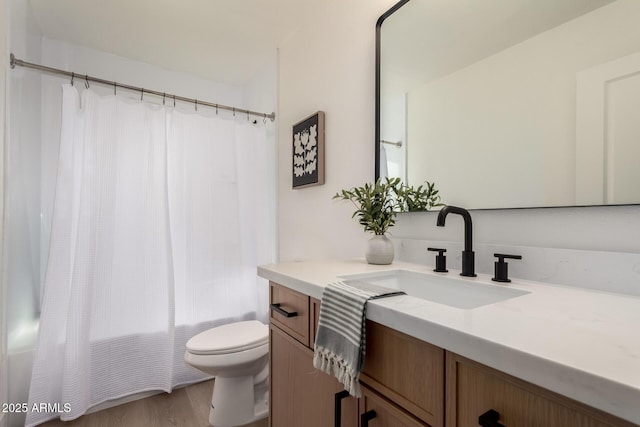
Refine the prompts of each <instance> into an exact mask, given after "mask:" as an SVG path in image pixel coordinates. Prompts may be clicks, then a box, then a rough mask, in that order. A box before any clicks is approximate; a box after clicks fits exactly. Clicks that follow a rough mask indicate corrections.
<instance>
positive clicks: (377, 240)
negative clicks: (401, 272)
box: [364, 235, 394, 265]
mask: <svg viewBox="0 0 640 427" xmlns="http://www.w3.org/2000/svg"><path fill="white" fill-rule="evenodd" d="M364 257H365V258H366V260H367V262H368V263H369V264H377V265H388V264H391V263H392V262H393V257H394V251H393V242H392V241H391V239H389V238H388V237H387V236H379V235H375V236H373V237H372V238H371V239H369V242H368V244H367V251H366V252H365V254H364Z"/></svg>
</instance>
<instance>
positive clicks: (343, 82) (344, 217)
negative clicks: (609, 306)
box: [279, 0, 640, 293]
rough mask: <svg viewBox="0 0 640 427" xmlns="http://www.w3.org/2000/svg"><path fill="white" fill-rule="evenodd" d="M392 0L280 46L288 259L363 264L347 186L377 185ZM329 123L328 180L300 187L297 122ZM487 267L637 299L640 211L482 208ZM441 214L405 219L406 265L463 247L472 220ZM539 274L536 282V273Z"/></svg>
mask: <svg viewBox="0 0 640 427" xmlns="http://www.w3.org/2000/svg"><path fill="white" fill-rule="evenodd" d="M393 3H394V2H392V1H382V0H380V1H375V2H373V1H365V0H358V1H347V2H342V3H341V4H340V5H333V6H332V7H330V8H327V9H326V10H325V12H324V14H322V15H321V16H318V17H317V19H316V20H315V21H314V22H312V23H310V25H308V26H306V27H305V28H303V29H301V30H300V31H299V32H298V33H297V34H295V35H294V36H293V37H291V38H290V39H289V40H287V41H286V42H285V43H283V44H282V45H281V47H280V73H279V88H280V89H279V95H280V99H279V109H280V119H281V122H280V135H279V150H280V153H279V163H280V166H279V190H280V194H279V227H280V229H279V238H280V259H281V260H282V261H285V260H311V259H321V258H325V259H327V258H344V257H362V256H363V254H364V242H365V240H366V239H367V238H368V236H367V235H365V234H364V233H363V232H362V230H361V228H360V226H359V225H358V224H357V223H356V221H355V220H352V219H351V218H350V217H351V214H352V213H353V208H352V207H351V206H350V205H349V204H348V203H347V202H337V201H332V200H331V196H332V195H333V194H334V193H335V192H336V191H337V190H339V189H341V188H344V187H351V186H354V185H360V184H362V183H364V182H366V181H372V180H373V137H374V112H373V102H374V85H373V79H374V42H375V39H374V34H375V33H374V27H375V22H376V19H377V17H378V16H379V15H380V14H382V13H383V12H384V11H385V10H386V9H387V8H389V7H390V6H391V5H392V4H393ZM318 109H320V110H324V111H325V113H326V117H327V124H326V140H327V148H326V151H327V156H326V162H325V164H326V177H327V179H326V183H325V185H324V186H320V187H311V188H308V189H304V190H295V191H294V190H292V189H291V171H290V168H291V141H290V138H291V125H292V124H293V123H295V122H296V120H298V119H300V118H303V117H305V116H306V115H307V114H309V113H312V112H313V111H315V110H318ZM472 216H473V218H474V238H475V240H474V244H475V245H476V246H477V249H481V250H478V252H479V254H477V257H478V261H477V263H476V264H477V270H478V271H480V272H487V273H491V272H492V269H493V259H492V254H493V252H491V251H492V250H493V249H495V248H500V250H503V251H506V252H507V253H509V252H514V253H516V254H517V253H523V254H524V255H525V259H523V261H522V262H521V265H524V264H525V263H526V268H521V267H518V262H516V261H514V262H513V263H512V264H511V265H510V271H511V272H512V275H513V276H514V277H521V278H536V279H540V280H546V281H550V282H561V283H565V284H568V285H574V286H581V285H582V286H584V285H587V286H588V287H600V288H604V289H614V290H623V291H628V292H630V293H633V292H634V290H637V288H638V287H640V285H639V284H640V207H638V206H631V207H601V208H557V209H528V210H501V211H474V212H472ZM435 223H436V216H435V214H433V213H418V214H403V215H400V216H399V218H398V223H397V225H396V226H395V227H394V228H393V229H392V231H391V232H392V235H393V237H394V238H395V239H396V240H397V243H398V246H399V248H398V249H399V250H398V257H399V258H401V259H410V260H418V261H420V262H424V263H426V264H429V265H433V260H432V258H433V254H432V253H427V250H426V248H427V246H428V245H429V243H430V242H436V243H439V244H443V245H445V247H448V248H449V251H450V255H449V262H450V266H452V267H453V268H455V267H458V268H459V260H456V259H455V258H456V257H459V255H456V254H457V253H458V251H459V246H460V245H461V242H462V228H463V227H462V222H461V221H460V219H459V218H453V217H452V218H449V219H448V220H447V225H446V227H444V228H440V227H436V225H435ZM528 274H529V275H531V276H529V277H528V276H527V275H528ZM638 292H640V291H638Z"/></svg>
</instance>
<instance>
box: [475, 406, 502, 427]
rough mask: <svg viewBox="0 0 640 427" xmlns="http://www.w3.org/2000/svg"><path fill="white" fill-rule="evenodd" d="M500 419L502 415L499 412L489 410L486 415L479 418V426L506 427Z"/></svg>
mask: <svg viewBox="0 0 640 427" xmlns="http://www.w3.org/2000/svg"><path fill="white" fill-rule="evenodd" d="M499 419H500V414H499V413H498V411H494V410H493V409H489V410H488V411H487V412H485V413H484V414H482V415H480V416H479V417H478V424H480V425H481V426H482V427H505V425H504V424H500V423H499V422H498V420H499Z"/></svg>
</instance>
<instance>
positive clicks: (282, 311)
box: [269, 303, 298, 317]
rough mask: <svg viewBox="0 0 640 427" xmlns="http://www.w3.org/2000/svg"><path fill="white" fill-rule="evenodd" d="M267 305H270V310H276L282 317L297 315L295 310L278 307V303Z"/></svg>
mask: <svg viewBox="0 0 640 427" xmlns="http://www.w3.org/2000/svg"><path fill="white" fill-rule="evenodd" d="M269 307H271V310H275V311H277V312H278V313H280V314H281V315H283V316H284V317H296V316H297V315H298V312H297V311H287V310H284V309H282V308H280V303H276V304H271V305H270V306H269Z"/></svg>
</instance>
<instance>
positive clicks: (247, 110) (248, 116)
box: [247, 110, 249, 121]
mask: <svg viewBox="0 0 640 427" xmlns="http://www.w3.org/2000/svg"><path fill="white" fill-rule="evenodd" d="M247 121H249V110H247Z"/></svg>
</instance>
